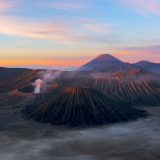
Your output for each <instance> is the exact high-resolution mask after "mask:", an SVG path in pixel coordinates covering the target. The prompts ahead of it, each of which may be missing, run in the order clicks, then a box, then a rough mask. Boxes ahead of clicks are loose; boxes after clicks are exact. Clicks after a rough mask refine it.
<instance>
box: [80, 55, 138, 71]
mask: <svg viewBox="0 0 160 160" xmlns="http://www.w3.org/2000/svg"><path fill="white" fill-rule="evenodd" d="M138 68H139V67H138V66H135V65H133V64H129V63H124V62H122V61H120V60H119V59H117V58H115V57H113V56H112V55H110V54H102V55H100V56H98V57H97V58H95V59H93V60H92V61H90V62H88V63H87V64H85V65H83V66H82V67H80V68H79V69H78V71H94V72H109V73H114V72H119V71H128V70H132V69H138Z"/></svg>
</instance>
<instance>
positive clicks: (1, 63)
mask: <svg viewBox="0 0 160 160" xmlns="http://www.w3.org/2000/svg"><path fill="white" fill-rule="evenodd" d="M86 62H87V61H86V60H66V61H65V60H0V66H1V67H11V66H51V67H54V66H56V67H79V66H81V65H83V64H85V63H86Z"/></svg>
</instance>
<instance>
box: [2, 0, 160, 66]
mask: <svg viewBox="0 0 160 160" xmlns="http://www.w3.org/2000/svg"><path fill="white" fill-rule="evenodd" d="M104 53H109V54H112V55H113V56H116V57H117V58H119V59H121V60H123V61H125V62H130V63H134V62H137V61H140V60H149V61H152V62H160V1H159V0H0V66H5V67H11V66H12V67H13V66H14V67H19V66H21V67H22V66H25V67H26V66H29V67H59V68H76V67H79V66H81V65H82V64H84V63H86V62H88V61H89V60H91V59H93V58H95V57H96V56H98V55H100V54H104Z"/></svg>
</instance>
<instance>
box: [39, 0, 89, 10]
mask: <svg viewBox="0 0 160 160" xmlns="http://www.w3.org/2000/svg"><path fill="white" fill-rule="evenodd" d="M39 4H40V5H41V6H46V7H50V8H54V9H60V10H81V9H84V8H86V7H87V1H84V0H82V1H79V0H75V1H68V0H67V1H66V0H60V1H54V2H53V1H52V2H51V1H45V2H42V3H39Z"/></svg>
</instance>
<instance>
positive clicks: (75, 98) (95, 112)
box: [22, 88, 146, 127]
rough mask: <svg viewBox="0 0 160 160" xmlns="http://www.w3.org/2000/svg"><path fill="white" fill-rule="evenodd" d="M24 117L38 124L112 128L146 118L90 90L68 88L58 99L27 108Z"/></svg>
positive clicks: (143, 114) (142, 113)
mask: <svg viewBox="0 0 160 160" xmlns="http://www.w3.org/2000/svg"><path fill="white" fill-rule="evenodd" d="M22 113H23V114H24V115H25V117H27V118H30V119H34V120H36V121H38V122H42V123H51V124H53V125H63V126H72V127H79V126H94V125H103V124H110V123H115V122H122V121H130V120H134V119H137V118H139V117H145V116H146V113H145V112H144V111H141V110H137V109H134V108H131V107H128V106H125V105H124V104H120V103H115V102H114V101H112V100H110V99H108V98H107V97H105V96H104V95H103V94H101V93H99V92H98V91H96V90H94V89H88V88H67V89H65V90H64V92H63V93H61V94H60V95H59V96H57V98H55V99H50V100H48V101H47V102H46V103H43V104H40V105H30V106H27V107H26V109H25V110H23V111H22Z"/></svg>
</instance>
